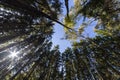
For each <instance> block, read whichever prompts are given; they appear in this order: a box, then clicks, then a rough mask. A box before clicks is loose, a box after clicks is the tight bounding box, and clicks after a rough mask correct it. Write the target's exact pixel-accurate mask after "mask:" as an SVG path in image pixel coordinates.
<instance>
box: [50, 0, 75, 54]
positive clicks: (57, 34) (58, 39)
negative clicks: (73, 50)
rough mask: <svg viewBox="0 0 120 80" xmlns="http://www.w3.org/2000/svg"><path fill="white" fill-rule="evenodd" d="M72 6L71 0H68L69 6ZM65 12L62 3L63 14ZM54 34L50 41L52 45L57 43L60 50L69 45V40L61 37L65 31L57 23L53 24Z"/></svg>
mask: <svg viewBox="0 0 120 80" xmlns="http://www.w3.org/2000/svg"><path fill="white" fill-rule="evenodd" d="M61 1H62V2H64V0H61ZM71 6H73V0H72V1H69V8H70V7H71ZM65 14H66V8H65V6H64V5H63V15H65ZM54 32H55V33H54V34H53V36H52V42H53V47H54V46H55V45H59V48H60V51H61V52H63V51H64V50H65V49H66V48H67V47H71V42H70V41H69V40H65V39H61V38H64V36H65V33H64V27H63V26H61V25H59V24H57V23H56V24H55V25H54Z"/></svg>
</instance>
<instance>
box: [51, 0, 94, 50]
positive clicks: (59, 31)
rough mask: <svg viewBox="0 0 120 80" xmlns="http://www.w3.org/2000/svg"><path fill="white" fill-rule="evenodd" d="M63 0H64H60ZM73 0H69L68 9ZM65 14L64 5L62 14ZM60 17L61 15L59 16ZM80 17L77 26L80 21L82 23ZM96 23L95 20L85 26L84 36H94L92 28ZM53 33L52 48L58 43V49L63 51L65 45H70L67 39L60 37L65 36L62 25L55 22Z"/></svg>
mask: <svg viewBox="0 0 120 80" xmlns="http://www.w3.org/2000/svg"><path fill="white" fill-rule="evenodd" d="M62 1H64V0H62ZM73 5H74V4H73V0H72V1H69V9H70V7H71V6H73ZM65 14H66V9H65V6H64V7H63V15H65ZM61 18H62V17H61ZM82 21H83V20H82V19H81V20H80V21H78V24H77V26H79V25H80V24H81V23H82ZM95 25H96V23H95V22H93V23H92V24H90V25H89V27H87V28H86V29H85V31H84V33H83V34H84V36H89V37H94V36H95V33H94V32H93V29H94V26H95ZM54 32H55V33H54V34H53V36H52V42H53V46H52V48H53V47H54V46H55V45H59V48H60V51H61V52H64V50H65V49H66V48H67V47H71V45H72V43H71V42H70V41H69V40H65V39H61V38H64V36H65V33H64V27H63V26H61V25H59V24H57V23H56V24H55V25H54Z"/></svg>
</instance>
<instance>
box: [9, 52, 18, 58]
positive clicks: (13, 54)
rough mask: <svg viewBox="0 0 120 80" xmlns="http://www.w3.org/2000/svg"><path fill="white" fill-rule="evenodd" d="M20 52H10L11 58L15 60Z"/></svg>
mask: <svg viewBox="0 0 120 80" xmlns="http://www.w3.org/2000/svg"><path fill="white" fill-rule="evenodd" d="M17 54H18V52H16V51H10V57H12V58H14V57H18V55H17Z"/></svg>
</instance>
